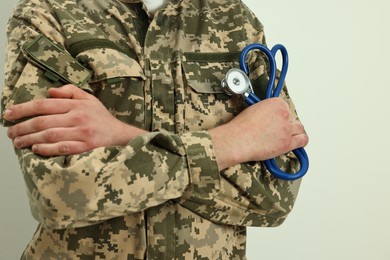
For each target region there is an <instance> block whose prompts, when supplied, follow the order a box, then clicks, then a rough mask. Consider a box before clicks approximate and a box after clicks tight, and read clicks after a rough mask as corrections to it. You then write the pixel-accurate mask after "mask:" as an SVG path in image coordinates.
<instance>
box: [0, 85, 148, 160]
mask: <svg viewBox="0 0 390 260" xmlns="http://www.w3.org/2000/svg"><path fill="white" fill-rule="evenodd" d="M48 93H49V96H50V97H51V98H48V99H39V100H32V101H29V102H26V103H22V104H18V105H14V106H11V107H10V108H8V109H7V110H6V111H5V113H4V118H5V119H6V120H8V121H16V120H19V119H23V118H27V117H33V118H31V119H28V120H26V121H24V122H21V123H18V124H16V125H14V126H12V127H10V128H9V129H8V137H9V138H11V139H13V142H14V145H15V147H16V148H26V147H30V146H32V151H33V152H34V153H37V154H40V155H44V156H56V155H68V154H78V153H83V152H86V151H89V150H91V149H94V148H97V147H103V146H113V145H125V144H127V143H128V142H129V141H130V140H131V139H132V138H134V137H135V136H136V135H140V134H142V133H144V132H145V131H144V130H141V129H138V128H136V127H133V126H130V125H127V124H125V123H123V122H121V121H119V120H118V119H116V118H115V117H114V116H113V115H111V114H110V112H109V111H108V110H107V109H106V108H105V107H104V105H103V104H102V103H101V102H100V101H99V100H98V99H97V98H95V97H94V96H93V95H90V94H88V93H87V92H85V91H83V90H81V89H79V88H78V87H76V86H74V85H65V86H63V87H60V88H51V89H49V90H48Z"/></svg>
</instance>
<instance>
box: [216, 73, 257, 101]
mask: <svg viewBox="0 0 390 260" xmlns="http://www.w3.org/2000/svg"><path fill="white" fill-rule="evenodd" d="M221 86H222V89H223V91H224V92H225V93H226V94H227V95H229V96H232V95H244V96H245V94H246V93H248V92H250V91H252V85H251V82H250V80H249V78H248V75H246V74H245V72H244V71H242V70H240V69H236V68H232V69H230V70H229V71H228V72H227V73H226V75H225V78H224V79H222V82H221Z"/></svg>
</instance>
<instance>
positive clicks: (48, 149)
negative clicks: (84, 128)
mask: <svg viewBox="0 0 390 260" xmlns="http://www.w3.org/2000/svg"><path fill="white" fill-rule="evenodd" d="M31 150H32V151H33V153H35V154H39V155H42V156H60V155H70V154H81V153H84V152H87V151H89V150H91V148H88V146H87V145H86V144H85V143H83V142H78V141H65V142H58V143H55V144H34V145H33V146H32V148H31Z"/></svg>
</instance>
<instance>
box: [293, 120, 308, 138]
mask: <svg viewBox="0 0 390 260" xmlns="http://www.w3.org/2000/svg"><path fill="white" fill-rule="evenodd" d="M291 133H292V135H300V134H304V133H305V128H304V126H303V125H302V124H301V123H300V122H298V121H295V122H291Z"/></svg>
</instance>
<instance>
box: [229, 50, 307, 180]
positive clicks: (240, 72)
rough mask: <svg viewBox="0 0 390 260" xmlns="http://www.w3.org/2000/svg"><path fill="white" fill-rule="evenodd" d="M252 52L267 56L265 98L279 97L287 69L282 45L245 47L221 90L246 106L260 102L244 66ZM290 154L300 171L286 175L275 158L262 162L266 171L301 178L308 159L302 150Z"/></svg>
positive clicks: (286, 178) (291, 177)
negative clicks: (279, 59) (278, 56)
mask: <svg viewBox="0 0 390 260" xmlns="http://www.w3.org/2000/svg"><path fill="white" fill-rule="evenodd" d="M252 50H260V51H261V52H262V53H264V54H265V55H266V56H267V59H268V62H269V81H268V86H267V90H266V95H265V98H272V97H278V96H279V95H280V92H281V91H282V88H283V83H284V80H285V78H286V74H287V69H288V53H287V50H286V48H285V47H284V46H283V45H281V44H277V45H275V46H274V47H273V48H272V49H271V50H270V49H268V48H267V47H266V46H265V45H262V44H259V43H253V44H249V45H248V46H246V47H245V48H244V49H243V50H242V52H241V55H240V69H236V68H232V69H230V70H229V71H228V72H227V74H226V76H225V78H224V79H223V80H222V88H223V90H224V91H225V92H226V93H227V94H228V95H233V94H236V95H241V96H242V98H243V99H244V101H245V102H246V103H247V104H248V105H253V104H255V103H257V102H260V98H259V97H257V96H256V95H255V93H254V91H253V88H252V84H251V81H250V79H249V76H248V75H249V68H248V65H247V64H246V57H247V55H248V53H249V52H250V51H252ZM278 51H280V53H281V56H282V67H281V72H280V76H279V80H278V83H277V85H276V87H274V85H275V80H276V71H277V67H276V60H275V56H276V54H277V52H278ZM292 152H293V153H294V154H295V156H296V157H297V159H298V161H299V163H300V169H299V171H298V172H296V173H288V172H284V171H282V170H281V169H280V168H279V166H278V165H277V164H276V162H275V158H272V159H269V160H266V161H264V164H265V166H266V168H267V169H268V171H269V172H270V173H271V174H273V175H274V176H275V177H277V178H279V179H282V180H296V179H299V178H302V177H303V176H304V175H305V174H306V172H307V170H308V169H309V158H308V156H307V154H306V151H305V149H304V148H298V149H295V150H293V151H292Z"/></svg>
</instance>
